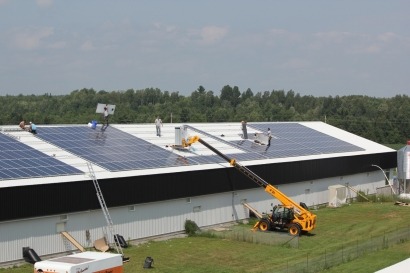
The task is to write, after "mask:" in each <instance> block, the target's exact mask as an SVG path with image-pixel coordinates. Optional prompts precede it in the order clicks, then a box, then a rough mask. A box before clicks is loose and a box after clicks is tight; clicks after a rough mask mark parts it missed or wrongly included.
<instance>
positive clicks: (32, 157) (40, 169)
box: [0, 133, 82, 180]
mask: <svg viewBox="0 0 410 273" xmlns="http://www.w3.org/2000/svg"><path fill="white" fill-rule="evenodd" d="M0 151H1V152H0V180H6V179H21V178H33V177H48V176H60V175H72V174H80V173H82V172H81V171H80V170H78V169H76V168H74V167H72V166H70V165H67V164H65V163H64V162H61V161H59V160H57V159H55V158H54V157H51V156H48V155H46V154H44V153H42V152H40V151H38V150H36V149H33V148H31V147H30V146H28V145H26V144H24V143H21V142H20V141H18V139H16V138H12V137H10V136H7V135H5V134H3V133H0Z"/></svg>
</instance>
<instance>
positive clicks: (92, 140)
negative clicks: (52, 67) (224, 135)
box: [37, 126, 199, 171]
mask: <svg viewBox="0 0 410 273" xmlns="http://www.w3.org/2000/svg"><path fill="white" fill-rule="evenodd" d="M37 131H38V134H37V137H39V138H41V139H43V140H45V141H47V142H50V143H52V144H54V145H56V146H58V147H60V148H62V149H64V150H67V151H69V152H71V153H73V154H75V155H77V156H79V157H81V158H83V159H85V160H87V161H90V162H93V163H95V164H96V165H98V166H100V167H102V168H105V169H107V170H110V171H125V170H140V169H152V168H164V167H177V166H186V165H194V164H198V163H199V162H195V161H193V160H191V159H188V158H186V157H183V156H180V155H178V154H175V153H172V152H170V151H168V150H166V149H165V148H161V147H159V146H157V145H154V144H152V143H150V142H148V141H145V140H143V139H141V138H138V137H135V136H133V135H131V134H128V133H126V132H123V131H121V130H118V129H116V128H114V127H111V126H108V127H107V128H106V129H104V130H101V129H100V127H97V129H91V128H89V127H87V126H69V127H41V128H38V129H37Z"/></svg>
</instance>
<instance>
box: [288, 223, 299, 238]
mask: <svg viewBox="0 0 410 273" xmlns="http://www.w3.org/2000/svg"><path fill="white" fill-rule="evenodd" d="M288 232H289V234H290V235H292V236H299V235H300V232H301V230H300V226H299V225H298V224H290V225H289V228H288Z"/></svg>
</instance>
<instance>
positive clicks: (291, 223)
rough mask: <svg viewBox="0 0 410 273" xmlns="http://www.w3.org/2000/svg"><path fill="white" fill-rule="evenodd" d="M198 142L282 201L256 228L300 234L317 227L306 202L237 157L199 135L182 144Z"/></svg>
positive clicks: (314, 217) (313, 215) (262, 218)
mask: <svg viewBox="0 0 410 273" xmlns="http://www.w3.org/2000/svg"><path fill="white" fill-rule="evenodd" d="M196 142H199V143H201V144H202V145H204V146H205V147H207V148H208V149H210V150H211V151H212V152H214V153H215V154H217V155H219V156H220V157H222V158H223V159H225V160H226V161H227V162H229V164H230V165H231V166H233V167H235V169H237V170H238V171H240V172H241V173H242V174H244V175H245V176H247V177H248V178H250V179H251V180H252V181H253V182H255V183H256V184H258V185H259V186H261V187H263V188H264V189H265V191H266V192H267V193H269V194H270V195H271V196H273V197H275V198H276V199H278V200H279V201H280V202H281V205H278V206H275V207H273V209H272V214H270V215H264V216H262V217H258V218H259V221H258V222H257V223H256V224H255V226H254V228H255V229H256V228H257V229H259V230H261V231H268V230H287V231H288V232H289V234H290V235H294V236H299V235H300V234H301V233H306V232H310V231H312V230H313V229H314V228H315V227H316V215H315V214H313V213H312V212H310V211H309V210H308V207H307V206H306V204H304V203H300V204H297V203H296V202H295V201H293V200H292V199H291V198H289V197H288V196H286V195H285V194H284V193H282V192H281V191H280V190H278V189H277V188H276V187H274V186H272V185H271V184H269V183H268V182H266V181H265V180H263V179H262V178H261V177H259V176H258V175H256V174H255V173H254V172H252V171H251V170H250V169H248V168H247V167H245V166H243V165H241V164H239V163H238V162H236V160H235V159H233V158H229V157H228V156H226V155H224V154H223V153H221V152H220V151H218V150H217V149H215V148H214V147H213V146H211V145H210V144H209V143H207V142H205V141H204V140H203V139H201V138H200V137H199V136H191V137H188V139H187V140H185V139H183V140H182V145H183V146H184V147H188V146H191V145H192V144H194V143H196ZM259 215H260V214H259Z"/></svg>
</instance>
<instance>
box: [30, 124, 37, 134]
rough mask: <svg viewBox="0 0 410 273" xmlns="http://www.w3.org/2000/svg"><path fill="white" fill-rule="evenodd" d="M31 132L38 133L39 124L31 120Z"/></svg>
mask: <svg viewBox="0 0 410 273" xmlns="http://www.w3.org/2000/svg"><path fill="white" fill-rule="evenodd" d="M29 132H31V133H33V134H37V126H36V125H35V124H34V123H33V122H31V121H30V127H29Z"/></svg>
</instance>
